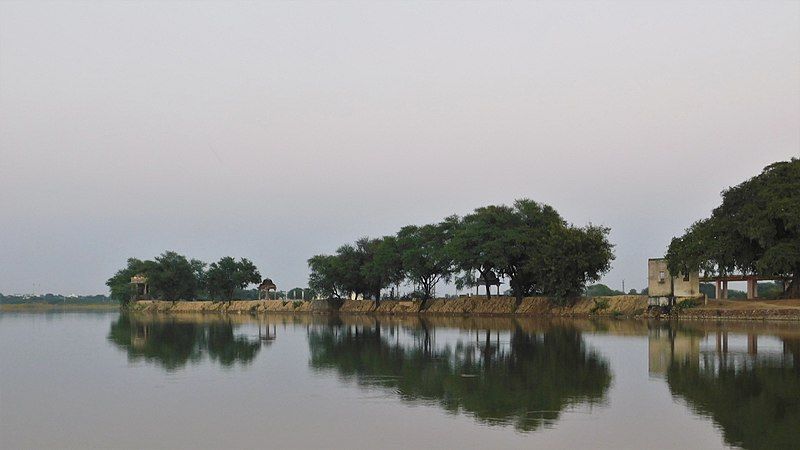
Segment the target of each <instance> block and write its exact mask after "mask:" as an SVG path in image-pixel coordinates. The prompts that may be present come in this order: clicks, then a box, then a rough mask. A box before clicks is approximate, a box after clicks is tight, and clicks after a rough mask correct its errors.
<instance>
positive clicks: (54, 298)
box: [0, 294, 117, 305]
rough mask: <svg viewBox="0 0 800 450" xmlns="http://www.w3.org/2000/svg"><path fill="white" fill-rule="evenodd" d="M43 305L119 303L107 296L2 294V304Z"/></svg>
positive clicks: (0, 295) (0, 299) (0, 297)
mask: <svg viewBox="0 0 800 450" xmlns="http://www.w3.org/2000/svg"><path fill="white" fill-rule="evenodd" d="M31 303H42V304H48V305H62V304H63V305H98V304H116V303H117V302H116V301H115V300H113V299H112V298H111V297H108V296H106V295H99V294H98V295H78V296H67V295H59V294H44V295H3V294H0V304H3V305H23V304H31Z"/></svg>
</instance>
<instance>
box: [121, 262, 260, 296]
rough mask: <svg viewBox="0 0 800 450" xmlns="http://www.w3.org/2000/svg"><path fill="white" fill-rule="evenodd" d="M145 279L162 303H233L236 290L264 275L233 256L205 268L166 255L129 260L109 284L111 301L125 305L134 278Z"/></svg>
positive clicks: (201, 263)
mask: <svg viewBox="0 0 800 450" xmlns="http://www.w3.org/2000/svg"><path fill="white" fill-rule="evenodd" d="M139 274H141V275H144V276H146V277H147V279H148V283H149V291H150V295H151V296H152V297H153V298H159V299H163V300H172V301H174V300H179V299H187V300H190V299H196V298H204V297H205V298H211V299H218V300H231V299H232V298H233V296H234V293H235V292H236V290H237V289H244V288H245V287H247V286H249V285H250V284H254V283H260V282H261V274H259V273H258V269H256V266H255V265H254V264H253V263H252V262H251V261H250V260H248V259H246V258H241V259H240V260H238V261H237V260H235V259H234V258H232V257H230V256H226V257H223V258H221V259H220V260H219V261H217V262H213V263H211V264H206V263H204V262H202V261H199V260H197V259H188V258H186V257H185V256H183V255H179V254H178V253H175V252H172V251H167V252H164V253H162V254H161V255H159V256H157V257H155V258H154V259H152V260H149V259H148V260H140V259H136V258H130V259H128V264H127V266H126V267H124V268H122V269H120V270H119V271H117V273H116V274H114V276H113V277H111V278H109V279H108V281H106V286H108V287H109V289H110V290H111V298H113V299H115V300H117V301H119V302H120V303H122V304H126V303H128V302H129V301H130V300H131V296H132V292H131V284H130V283H131V277H133V276H135V275H139Z"/></svg>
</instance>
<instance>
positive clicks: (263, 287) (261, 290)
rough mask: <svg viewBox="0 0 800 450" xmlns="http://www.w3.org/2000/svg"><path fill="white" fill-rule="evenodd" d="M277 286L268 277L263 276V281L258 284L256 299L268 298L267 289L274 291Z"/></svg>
mask: <svg viewBox="0 0 800 450" xmlns="http://www.w3.org/2000/svg"><path fill="white" fill-rule="evenodd" d="M277 290H278V287H277V286H275V283H273V282H272V280H270V279H269V278H264V281H262V282H261V284H259V285H258V299H259V300H269V291H276V292H277Z"/></svg>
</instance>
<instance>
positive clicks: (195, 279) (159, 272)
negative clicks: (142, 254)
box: [147, 251, 205, 301]
mask: <svg viewBox="0 0 800 450" xmlns="http://www.w3.org/2000/svg"><path fill="white" fill-rule="evenodd" d="M204 267H205V263H204V262H202V261H198V260H196V259H192V260H189V259H187V258H186V257H185V256H183V255H179V254H178V253H175V252H173V251H166V252H164V253H162V254H161V255H159V256H157V257H156V258H155V266H154V267H153V270H151V271H150V272H149V273H147V276H148V279H149V281H150V289H151V291H152V292H154V293H155V294H156V296H157V297H158V298H161V299H164V300H171V301H175V300H179V299H185V300H193V299H195V298H197V294H198V293H199V292H200V290H201V288H202V277H203V268H204Z"/></svg>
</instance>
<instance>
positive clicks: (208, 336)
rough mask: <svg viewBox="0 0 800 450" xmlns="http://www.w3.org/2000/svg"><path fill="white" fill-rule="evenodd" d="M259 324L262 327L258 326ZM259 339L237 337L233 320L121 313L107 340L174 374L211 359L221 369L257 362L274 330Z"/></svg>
mask: <svg viewBox="0 0 800 450" xmlns="http://www.w3.org/2000/svg"><path fill="white" fill-rule="evenodd" d="M259 325H260V324H259ZM265 328H266V332H265V333H262V331H261V327H260V326H259V339H251V338H248V337H246V336H241V335H236V334H234V325H233V323H232V321H231V320H230V319H226V318H222V317H220V318H218V319H217V320H213V321H196V320H185V319H181V318H176V317H160V316H137V315H129V314H121V315H120V316H119V318H118V319H117V320H116V321H114V322H112V323H111V329H110V331H109V334H108V339H109V340H110V341H111V342H113V343H114V344H116V345H117V346H118V347H120V348H122V349H125V350H126V351H127V352H128V359H129V360H131V361H136V360H139V359H144V360H146V361H149V362H154V363H156V364H158V365H159V366H162V367H163V368H165V369H167V370H169V371H173V370H177V369H180V368H181V367H183V366H185V365H186V364H187V363H190V362H191V363H197V362H199V361H201V360H202V359H203V358H208V359H210V360H211V361H215V362H217V363H219V364H221V365H222V366H225V367H230V366H232V365H234V364H236V363H239V364H242V365H247V364H249V363H250V362H251V361H253V359H255V357H256V355H257V354H258V352H259V350H260V349H261V346H262V343H270V342H271V341H272V340H274V336H275V333H274V328H273V331H272V333H271V334H270V332H269V326H268V325H265Z"/></svg>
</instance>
